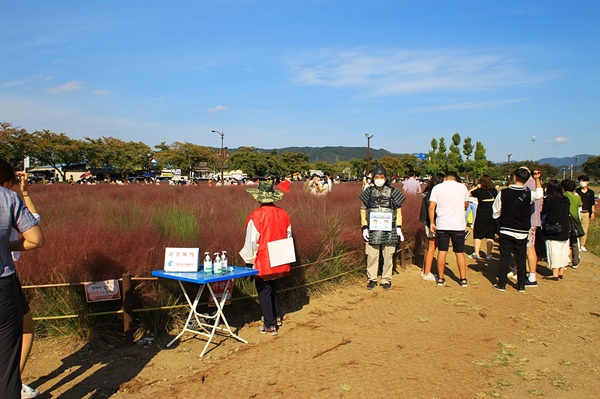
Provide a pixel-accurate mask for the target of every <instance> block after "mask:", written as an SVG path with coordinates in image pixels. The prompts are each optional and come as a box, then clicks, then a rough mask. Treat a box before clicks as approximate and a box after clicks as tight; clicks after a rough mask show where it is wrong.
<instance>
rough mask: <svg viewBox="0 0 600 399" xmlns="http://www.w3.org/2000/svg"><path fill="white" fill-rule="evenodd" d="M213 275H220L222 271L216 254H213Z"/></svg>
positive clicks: (219, 258)
mask: <svg viewBox="0 0 600 399" xmlns="http://www.w3.org/2000/svg"><path fill="white" fill-rule="evenodd" d="M213 273H214V274H221V273H222V270H221V257H220V256H219V253H218V252H215V261H214V263H213Z"/></svg>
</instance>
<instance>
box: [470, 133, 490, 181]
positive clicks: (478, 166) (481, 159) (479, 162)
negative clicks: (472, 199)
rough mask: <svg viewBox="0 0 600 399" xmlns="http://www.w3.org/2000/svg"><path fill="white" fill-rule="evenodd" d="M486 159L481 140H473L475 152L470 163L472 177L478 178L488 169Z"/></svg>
mask: <svg viewBox="0 0 600 399" xmlns="http://www.w3.org/2000/svg"><path fill="white" fill-rule="evenodd" d="M488 167H489V165H488V160H487V156H486V155H485V147H484V146H483V144H482V143H481V141H477V142H475V154H474V161H473V163H472V168H473V169H472V172H473V177H474V178H475V179H478V178H479V177H481V175H483V174H485V173H486V172H487V170H488Z"/></svg>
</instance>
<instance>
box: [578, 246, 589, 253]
mask: <svg viewBox="0 0 600 399" xmlns="http://www.w3.org/2000/svg"><path fill="white" fill-rule="evenodd" d="M579 250H580V251H581V252H587V249H585V247H584V246H583V245H582V246H580V247H579Z"/></svg>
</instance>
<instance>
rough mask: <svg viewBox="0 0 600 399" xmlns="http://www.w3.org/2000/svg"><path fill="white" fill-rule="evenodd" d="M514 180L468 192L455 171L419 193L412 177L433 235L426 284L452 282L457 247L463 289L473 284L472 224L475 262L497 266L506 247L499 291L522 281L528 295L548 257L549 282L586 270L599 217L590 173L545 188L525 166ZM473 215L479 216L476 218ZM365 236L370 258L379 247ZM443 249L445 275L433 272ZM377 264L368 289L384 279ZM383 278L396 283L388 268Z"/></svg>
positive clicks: (486, 180)
mask: <svg viewBox="0 0 600 399" xmlns="http://www.w3.org/2000/svg"><path fill="white" fill-rule="evenodd" d="M410 177H412V176H409V178H410ZM512 180H513V181H512V184H510V185H509V186H508V187H506V188H504V189H502V190H500V191H499V190H498V188H497V187H494V184H493V182H492V180H491V178H490V176H488V175H482V176H481V177H480V179H479V181H478V182H477V184H476V185H473V186H472V187H467V186H466V185H465V184H463V183H461V182H460V178H459V176H458V175H457V174H456V173H455V172H451V171H450V172H447V173H446V174H445V175H443V174H441V173H437V174H434V175H433V176H431V178H430V180H429V182H428V183H427V185H426V186H425V187H424V189H423V190H420V188H419V189H417V190H416V191H415V189H414V188H412V185H411V184H410V182H409V180H408V179H407V181H406V182H405V185H404V188H403V191H404V193H410V194H417V193H418V195H420V196H421V198H422V204H421V212H420V216H419V221H420V222H421V223H423V225H424V231H425V237H426V238H427V250H426V253H425V256H424V261H423V266H422V270H421V277H422V278H423V280H426V281H433V282H435V283H436V284H437V285H438V286H443V285H445V284H446V279H445V273H444V272H445V267H446V257H447V252H448V250H449V248H450V243H451V244H452V250H453V252H454V254H455V256H456V263H457V267H458V273H459V284H460V285H461V286H463V287H467V286H468V280H467V275H466V273H467V267H466V254H465V239H466V238H467V236H468V235H469V234H470V233H471V231H470V230H469V229H468V227H470V226H472V233H473V240H474V245H473V246H474V251H473V252H472V253H471V254H470V255H468V257H469V258H471V259H474V260H475V261H477V262H484V261H488V262H489V261H491V260H492V259H493V255H492V249H493V246H494V242H496V241H497V242H498V250H499V253H500V258H499V260H500V262H499V271H498V276H497V281H496V283H495V284H493V287H494V288H495V289H497V290H499V291H505V290H506V286H507V284H508V281H509V280H511V279H512V280H515V282H516V288H517V290H518V291H519V292H524V291H525V289H526V288H527V287H536V286H537V285H538V281H537V263H538V258H540V257H542V258H546V259H547V261H548V265H549V267H550V268H551V270H552V276H549V277H548V279H549V280H556V281H558V280H561V279H563V278H564V273H565V270H566V268H568V267H570V268H573V269H576V268H577V267H578V266H579V258H580V257H579V252H580V251H587V249H586V248H585V243H586V236H587V231H588V228H589V220H591V219H593V218H594V217H595V216H594V207H595V193H594V191H593V190H591V189H590V188H589V187H588V184H589V178H588V176H585V175H581V176H579V177H578V179H577V180H578V184H577V183H576V182H575V181H573V180H570V179H564V180H563V181H560V182H559V181H557V180H550V181H548V182H547V183H546V184H545V185H544V186H542V182H541V172H540V171H536V170H534V171H533V172H531V171H530V170H529V169H528V168H526V167H520V168H518V169H516V170H515V171H514V173H513V179H512ZM407 183H408V184H407ZM577 185H579V187H577ZM364 195H365V194H364V192H363V195H361V200H362V202H363V204H362V207H363V209H364V208H365V207H366V208H367V209H368V205H367V203H368V201H365V199H364V198H363V197H364ZM400 204H401V202H400ZM400 204H398V205H397V206H398V207H399V206H400ZM392 208H393V207H392ZM382 209H383V207H381V206H379V207H373V208H372V210H371V211H372V212H374V213H376V212H380V211H381V210H382ZM470 212H473V214H472V215H470V214H469V213H470ZM398 213H400V212H398ZM364 220H365V218H363V231H365V230H364V229H365V221H364ZM400 223H401V218H399V219H397V224H396V225H397V226H400ZM400 230H401V229H399V231H400ZM364 239H365V241H366V242H367V244H366V246H367V253H368V252H369V248H370V247H371V245H372V242H371V239H370V237H369V236H367V235H365V236H364ZM540 243H543V245H540ZM482 244H484V252H483V254H482V252H481V250H482V248H481V247H482ZM536 244H537V245H536ZM436 250H437V251H438V255H437V273H434V272H432V267H433V260H434V257H435V252H436ZM382 254H383V257H384V259H385V258H386V254H385V252H384V251H382ZM384 264H385V261H384ZM369 265H370V261H369V260H368V261H367V278H368V285H367V289H372V288H373V287H374V286H375V285H376V282H375V283H374V282H373V280H374V279H373V276H372V272H370V271H369V267H370V266H369ZM383 273H384V274H383V275H382V276H381V281H382V285H383V284H386V286H387V284H389V283H390V279H389V277H388V276H386V275H385V267H384V272H383ZM375 281H376V278H375Z"/></svg>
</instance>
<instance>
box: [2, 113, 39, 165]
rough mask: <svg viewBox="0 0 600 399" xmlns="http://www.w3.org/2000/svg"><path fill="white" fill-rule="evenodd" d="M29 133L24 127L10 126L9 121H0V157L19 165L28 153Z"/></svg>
mask: <svg viewBox="0 0 600 399" xmlns="http://www.w3.org/2000/svg"><path fill="white" fill-rule="evenodd" d="M30 136H31V135H30V134H29V133H27V131H26V130H25V129H17V128H14V127H12V125H11V124H10V123H6V122H2V123H0V158H2V159H4V160H5V161H6V162H8V163H9V164H11V165H13V166H21V165H22V164H23V159H24V158H25V157H26V156H28V155H30V153H29V149H30V143H31V138H30Z"/></svg>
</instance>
